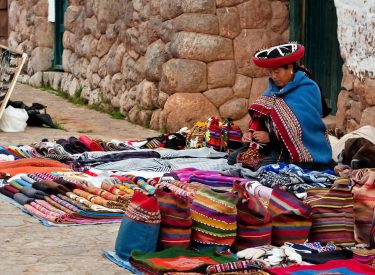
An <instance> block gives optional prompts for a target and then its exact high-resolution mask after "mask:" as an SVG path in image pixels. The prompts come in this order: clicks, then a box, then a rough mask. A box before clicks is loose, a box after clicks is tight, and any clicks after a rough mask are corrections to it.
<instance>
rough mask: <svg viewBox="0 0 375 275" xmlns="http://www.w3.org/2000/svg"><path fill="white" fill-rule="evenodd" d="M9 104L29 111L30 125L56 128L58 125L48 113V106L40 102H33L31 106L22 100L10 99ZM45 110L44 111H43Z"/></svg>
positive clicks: (28, 123) (28, 122) (28, 121)
mask: <svg viewBox="0 0 375 275" xmlns="http://www.w3.org/2000/svg"><path fill="white" fill-rule="evenodd" d="M8 105H10V106H12V107H14V108H21V109H25V110H26V111H27V114H28V115H29V119H28V120H27V121H26V123H27V125H28V126H34V127H44V126H48V127H51V128H54V129H56V128H57V127H56V125H55V124H54V123H53V121H52V118H51V116H50V115H49V114H47V111H46V109H47V106H45V105H43V104H40V103H33V104H32V105H31V106H27V105H25V104H24V103H23V102H22V101H9V102H8ZM42 110H43V111H42Z"/></svg>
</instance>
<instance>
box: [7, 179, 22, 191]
mask: <svg viewBox="0 0 375 275" xmlns="http://www.w3.org/2000/svg"><path fill="white" fill-rule="evenodd" d="M9 184H10V185H12V186H13V187H14V188H16V189H18V190H21V189H22V188H23V186H22V185H21V184H19V183H18V182H16V181H11V182H9Z"/></svg>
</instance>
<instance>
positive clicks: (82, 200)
mask: <svg viewBox="0 0 375 275" xmlns="http://www.w3.org/2000/svg"><path fill="white" fill-rule="evenodd" d="M66 196H67V197H69V198H71V199H73V200H76V201H78V202H80V203H82V204H84V205H86V206H87V207H89V208H90V209H91V210H93V211H96V212H115V213H124V210H122V209H115V208H114V209H112V208H108V207H105V206H102V205H97V204H94V203H92V202H90V201H89V200H87V199H85V198H83V197H80V196H77V195H76V194H74V193H72V192H68V193H66Z"/></svg>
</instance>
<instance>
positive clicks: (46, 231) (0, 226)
mask: <svg viewBox="0 0 375 275" xmlns="http://www.w3.org/2000/svg"><path fill="white" fill-rule="evenodd" d="M11 100H22V101H24V102H25V103H26V104H27V105H30V104H31V103H32V102H39V103H42V104H44V105H47V106H48V108H47V111H48V113H49V114H51V116H52V117H53V119H54V120H56V121H58V122H59V123H62V124H63V125H62V126H63V127H64V128H65V129H66V130H67V131H63V130H56V129H50V128H34V127H33V128H30V127H28V128H27V129H26V131H25V132H22V133H2V132H1V133H0V144H4V145H5V144H28V143H32V142H36V141H40V140H41V139H42V138H45V137H47V138H49V139H50V140H52V139H54V138H64V137H69V136H72V135H74V136H78V135H80V134H81V133H84V132H87V133H86V134H87V135H89V136H92V137H100V138H116V139H122V140H124V139H130V138H141V137H148V136H153V135H158V132H155V131H152V130H149V129H144V128H142V127H140V126H137V125H133V124H131V123H129V122H127V121H125V120H116V119H112V118H111V117H110V116H109V115H107V114H104V113H99V112H96V111H94V110H89V109H87V108H86V107H84V106H76V105H73V104H70V103H69V102H67V101H66V100H64V99H62V98H60V97H56V96H54V95H51V94H49V93H47V92H45V91H40V90H37V89H34V88H30V87H28V86H24V85H18V86H17V87H16V90H15V91H14V94H13V95H12V97H11ZM0 165H1V164H0ZM118 228H119V224H110V225H94V226H91V225H86V226H70V227H45V226H43V225H42V224H41V223H40V222H39V221H37V220H36V219H34V218H32V217H30V216H28V215H26V214H24V213H22V212H21V211H20V210H19V209H17V208H16V207H15V206H13V205H10V204H9V203H7V202H3V201H0V239H1V240H2V241H1V242H0V251H1V268H0V274H7V275H8V274H66V275H67V274H129V272H127V271H126V270H124V269H122V268H119V267H118V266H116V265H115V264H113V263H111V262H110V261H108V260H107V259H105V258H104V257H103V256H102V254H103V251H105V250H108V249H113V248H114V243H115V239H116V235H117V230H118Z"/></svg>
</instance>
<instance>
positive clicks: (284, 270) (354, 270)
mask: <svg viewBox="0 0 375 275" xmlns="http://www.w3.org/2000/svg"><path fill="white" fill-rule="evenodd" d="M266 271H268V272H269V273H270V274H277V275H291V274H295V275H298V274H306V275H307V274H311V275H312V274H321V275H323V274H326V275H328V274H332V275H333V274H338V275H342V274H353V275H359V274H363V275H367V274H375V268H374V267H370V266H368V265H366V264H361V263H359V262H357V261H356V260H354V259H351V260H335V261H329V262H327V263H325V264H319V265H307V266H306V265H301V266H292V267H276V268H270V269H266Z"/></svg>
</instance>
